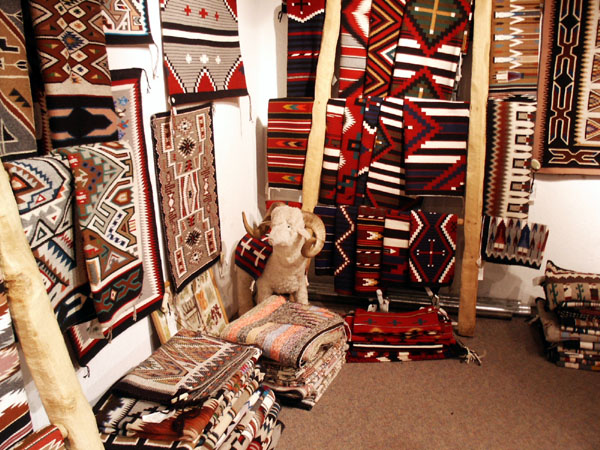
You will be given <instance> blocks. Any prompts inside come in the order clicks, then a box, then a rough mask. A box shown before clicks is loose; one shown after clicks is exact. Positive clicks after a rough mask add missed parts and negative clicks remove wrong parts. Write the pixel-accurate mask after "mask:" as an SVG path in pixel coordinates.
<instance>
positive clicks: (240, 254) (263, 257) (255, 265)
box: [235, 233, 273, 279]
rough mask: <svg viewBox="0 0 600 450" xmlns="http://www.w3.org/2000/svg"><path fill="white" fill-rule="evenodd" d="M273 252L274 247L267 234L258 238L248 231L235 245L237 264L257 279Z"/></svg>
mask: <svg viewBox="0 0 600 450" xmlns="http://www.w3.org/2000/svg"><path fill="white" fill-rule="evenodd" d="M271 253H273V247H272V246H271V244H269V242H268V240H267V237H266V236H263V237H262V238H260V239H256V238H254V237H252V236H251V235H250V234H248V233H246V234H245V235H244V237H242V239H240V241H239V242H238V245H237V246H236V247H235V264H236V265H237V266H238V267H239V268H241V269H242V270H243V271H244V272H247V273H248V274H249V275H250V276H251V277H252V278H254V279H257V278H258V277H260V276H261V275H262V273H263V271H264V270H265V265H266V264H267V259H269V256H271Z"/></svg>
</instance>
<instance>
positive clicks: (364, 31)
mask: <svg viewBox="0 0 600 450" xmlns="http://www.w3.org/2000/svg"><path fill="white" fill-rule="evenodd" d="M370 14H371V0H343V1H342V14H341V24H340V58H339V77H338V78H339V80H340V81H339V96H340V97H345V98H347V97H352V96H356V95H362V93H363V85H364V78H365V69H366V65H367V45H368V38H369V16H370Z"/></svg>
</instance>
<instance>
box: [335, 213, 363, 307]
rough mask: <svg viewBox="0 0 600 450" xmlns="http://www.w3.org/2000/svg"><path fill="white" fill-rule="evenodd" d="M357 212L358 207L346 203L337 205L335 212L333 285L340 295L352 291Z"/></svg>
mask: <svg viewBox="0 0 600 450" xmlns="http://www.w3.org/2000/svg"><path fill="white" fill-rule="evenodd" d="M357 214H358V208H357V207H356V206H348V205H339V206H338V207H337V209H336V213H335V241H334V249H333V276H334V278H333V286H334V289H335V291H336V292H337V293H338V294H341V295H352V294H353V293H354V265H355V263H356V252H355V249H356V216H357Z"/></svg>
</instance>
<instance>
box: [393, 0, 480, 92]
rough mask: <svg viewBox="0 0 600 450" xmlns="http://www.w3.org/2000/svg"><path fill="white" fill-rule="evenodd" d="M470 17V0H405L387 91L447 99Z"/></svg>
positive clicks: (451, 88)
mask: <svg viewBox="0 0 600 450" xmlns="http://www.w3.org/2000/svg"><path fill="white" fill-rule="evenodd" d="M470 17H471V1H470V0H408V1H407V2H406V8H405V10H404V17H403V19H402V26H401V29H400V40H399V43H398V47H397V48H396V56H395V64H394V72H393V79H392V87H391V89H390V91H389V94H388V95H390V96H393V97H405V96H411V97H420V98H433V99H440V100H450V99H451V97H452V91H453V89H454V86H455V80H456V75H457V72H458V68H459V63H460V54H461V50H462V48H463V40H464V39H465V33H466V32H467V25H468V23H469V20H470Z"/></svg>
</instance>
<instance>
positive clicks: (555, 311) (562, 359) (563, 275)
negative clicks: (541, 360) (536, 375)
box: [537, 261, 600, 371]
mask: <svg viewBox="0 0 600 450" xmlns="http://www.w3.org/2000/svg"><path fill="white" fill-rule="evenodd" d="M543 285H544V290H545V292H546V299H545V300H544V299H543V298H538V299H537V309H538V315H539V317H540V319H541V323H542V326H543V330H544V339H545V341H546V348H547V355H548V359H549V360H550V361H552V362H555V363H556V365H558V366H561V367H568V368H571V369H580V370H598V371H600V274H593V273H582V272H576V271H574V270H568V269H562V268H560V267H558V266H556V265H555V264H554V263H553V262H552V261H548V262H547V263H546V271H545V277H544V281H543Z"/></svg>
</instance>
